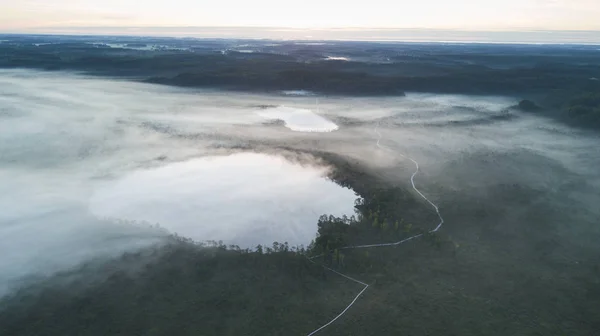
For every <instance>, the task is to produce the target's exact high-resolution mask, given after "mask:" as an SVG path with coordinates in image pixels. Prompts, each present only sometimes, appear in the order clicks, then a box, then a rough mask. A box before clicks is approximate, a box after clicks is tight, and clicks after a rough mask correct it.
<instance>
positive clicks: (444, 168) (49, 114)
mask: <svg viewBox="0 0 600 336" xmlns="http://www.w3.org/2000/svg"><path fill="white" fill-rule="evenodd" d="M318 99H319V100H318V103H317V101H316V97H315V96H313V95H289V94H284V93H282V94H276V93H274V94H271V95H267V94H263V95H259V94H244V93H234V92H220V91H211V90H194V89H180V88H173V87H168V86H156V85H149V84H142V83H134V82H127V81H118V80H110V79H100V78H95V77H87V76H83V75H79V74H71V73H64V72H35V71H26V70H10V71H7V70H0V209H2V212H0V254H1V255H2V256H3V257H2V259H0V295H3V294H6V293H8V292H9V290H10V289H11V288H13V287H14V286H16V284H17V283H18V282H19V280H20V279H23V278H24V277H28V276H33V275H44V274H51V273H52V272H56V271H57V270H62V269H67V268H69V267H72V266H74V265H76V264H78V263H80V262H82V261H85V260H89V259H90V258H93V257H112V256H117V255H119V254H121V253H123V252H124V251H135V250H137V249H140V248H142V247H146V246H150V245H153V244H160V243H161V242H163V241H164V237H165V235H166V232H168V233H177V234H179V235H181V236H184V237H189V238H192V239H195V240H206V239H214V240H223V241H224V242H225V243H227V244H239V245H241V246H254V245H256V244H257V243H270V242H272V241H273V240H277V241H286V240H287V241H289V242H290V243H294V244H307V243H308V242H309V241H310V239H311V238H312V237H314V235H315V233H316V219H317V218H318V216H319V215H321V214H323V213H332V214H335V215H343V214H347V215H352V206H353V200H354V199H355V198H356V196H355V195H354V193H353V192H352V191H351V190H348V189H344V188H342V187H339V186H337V185H335V184H333V182H331V181H329V180H327V179H326V178H325V176H326V174H327V171H328V169H330V168H329V167H326V166H324V165H323V164H322V163H321V162H320V161H319V160H317V159H315V158H312V157H311V156H310V155H308V154H307V155H304V156H301V157H296V158H294V159H293V160H288V159H290V155H292V154H290V153H289V152H283V151H282V150H280V149H279V148H281V147H287V148H295V149H298V150H301V151H304V152H307V153H310V151H313V150H320V151H330V152H334V153H338V154H341V155H344V156H347V157H350V158H353V159H355V160H359V161H360V162H362V163H363V164H364V165H365V166H366V167H368V168H369V169H372V171H373V172H375V173H376V174H378V176H380V177H381V178H383V179H386V180H387V181H389V183H390V185H401V186H408V183H409V178H410V175H411V174H412V172H413V171H414V166H413V165H412V163H411V162H409V161H407V160H406V159H404V158H403V157H402V156H401V155H400V154H404V155H409V156H410V157H412V158H414V159H415V160H417V161H418V162H419V163H420V166H421V172H420V174H419V176H418V177H417V183H418V185H419V189H420V190H422V191H423V192H424V193H425V194H427V195H428V197H429V198H431V199H432V200H433V201H434V202H436V203H437V204H439V205H440V210H441V211H442V213H444V218H445V219H446V222H447V225H446V226H445V228H444V230H445V232H446V234H449V235H452V236H453V237H461V239H464V240H469V239H474V240H475V239H476V240H477V241H485V242H486V244H491V245H492V246H495V245H494V244H496V243H498V244H499V245H498V246H502V247H498V248H507V249H513V248H514V249H520V250H519V251H522V253H530V252H531V251H532V250H529V249H528V248H527V247H526V246H524V245H523V244H525V241H524V240H523V239H522V238H523V235H524V233H523V232H527V234H531V235H534V236H535V237H536V238H535V239H540V240H543V241H553V242H554V246H555V247H556V248H560V249H561V250H558V252H560V253H559V254H560V258H563V259H564V258H566V257H565V256H568V260H569V262H574V261H573V260H576V261H577V262H579V263H583V262H584V261H585V260H586V258H591V257H590V256H591V255H596V254H593V253H597V251H596V250H595V241H596V239H597V238H599V230H598V228H597V227H596V226H597V225H596V224H597V219H598V218H600V212H599V210H598V208H597V204H600V197H599V196H598V195H600V193H599V191H600V172H599V171H598V169H597V167H598V166H599V164H600V155H598V154H597V148H598V141H599V140H600V139H599V138H598V136H596V135H593V134H590V133H586V132H583V131H578V130H574V129H571V128H568V127H566V126H562V125H560V124H557V123H555V122H553V121H550V120H546V119H544V118H542V117H538V116H535V115H529V114H523V113H521V112H517V111H515V110H510V109H509V108H510V107H511V106H513V105H515V104H516V103H517V102H518V99H517V98H515V97H486V96H477V97H470V96H459V95H433V94H422V93H409V94H407V96H406V97H388V98H381V97H378V98H347V97H346V98H344V97H318ZM275 119H281V120H282V123H278V122H273V120H275ZM375 128H378V130H379V132H380V133H381V134H382V138H381V145H382V147H383V149H378V148H377V147H376V146H375V143H376V141H377V134H376V132H375V131H374V130H375ZM240 148H245V150H244V151H242V150H241V149H240ZM284 156H285V157H286V158H288V159H284ZM482 209H483V210H482ZM556 213H559V214H560V215H556ZM148 223H149V224H157V223H158V224H159V225H160V227H161V228H162V229H161V230H159V229H156V228H152V227H149V226H148V225H147V224H148ZM432 225H433V223H432ZM481 228H486V229H489V230H491V231H485V232H483V231H481ZM521 228H522V229H523V230H524V231H521ZM163 229H164V230H163ZM165 230H166V232H165ZM473 237H476V238H473ZM558 252H557V253H558ZM557 258H558V257H557ZM561 260H562V259H561Z"/></svg>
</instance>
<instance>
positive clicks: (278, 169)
mask: <svg viewBox="0 0 600 336" xmlns="http://www.w3.org/2000/svg"><path fill="white" fill-rule="evenodd" d="M326 173H327V169H325V168H323V167H308V166H304V167H303V166H300V165H299V164H294V163H291V162H289V161H287V160H286V159H284V158H283V157H278V156H269V155H264V154H256V153H239V154H232V155H227V156H216V157H204V158H200V159H193V160H190V161H185V162H178V163H172V164H168V165H165V166H162V167H159V168H154V169H149V170H140V171H135V172H132V173H130V174H128V175H126V176H124V177H122V178H120V179H118V180H116V181H115V182H112V183H109V184H107V185H106V186H103V187H100V188H98V190H97V191H96V192H95V193H94V194H93V195H92V198H91V203H90V209H91V212H92V213H93V214H95V215H96V216H98V217H108V218H118V219H124V220H131V221H145V222H150V223H159V224H160V226H161V227H163V228H165V229H167V230H168V231H169V232H172V233H177V234H178V235H180V236H183V237H187V238H192V239H194V240H197V241H204V240H223V241H224V242H226V243H229V244H236V245H240V246H242V247H255V246H256V245H258V244H263V245H264V244H267V245H270V244H271V243H272V242H274V241H279V242H282V243H283V242H288V243H289V244H290V245H291V246H295V245H305V246H306V245H308V243H310V241H311V240H312V239H314V237H315V225H316V223H317V220H318V218H319V216H320V215H322V214H332V215H334V216H340V217H341V216H343V215H348V214H352V213H353V205H354V200H355V199H356V195H355V193H354V192H352V191H351V190H349V189H345V188H340V187H339V186H338V185H337V184H335V183H334V182H332V181H329V180H326V179H325V178H324V176H325V175H326Z"/></svg>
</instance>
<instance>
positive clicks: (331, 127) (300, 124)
mask: <svg viewBox="0 0 600 336" xmlns="http://www.w3.org/2000/svg"><path fill="white" fill-rule="evenodd" d="M258 115H260V116H261V117H263V118H265V119H271V120H282V121H283V122H284V123H285V127H287V128H289V129H291V130H292V131H297V132H332V131H335V130H337V129H338V128H339V127H338V125H336V124H335V123H333V122H332V121H330V120H328V119H326V118H324V117H322V116H320V115H318V114H316V113H314V112H313V111H311V110H307V109H300V108H291V107H285V106H279V107H275V108H269V109H265V110H264V111H260V112H258Z"/></svg>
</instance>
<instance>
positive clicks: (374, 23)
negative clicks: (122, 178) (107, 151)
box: [0, 0, 600, 32]
mask: <svg viewBox="0 0 600 336" xmlns="http://www.w3.org/2000/svg"><path fill="white" fill-rule="evenodd" d="M598 17H600V5H599V4H598V1H597V0H505V1H491V0H480V1H475V0H457V1H444V0H422V1H410V2H406V1H405V2H399V1H390V0H372V1H368V2H363V1H342V0H331V1H326V2H325V1H317V0H304V1H275V0H255V1H241V0H222V1H206V0H200V1H192V0H170V1H165V0H152V1H143V2H140V1H133V0H104V1H98V0H56V1H52V2H48V1H41V0H22V1H11V0H1V1H0V32H31V31H37V32H45V31H47V32H53V31H54V30H55V29H57V28H69V29H71V31H73V28H74V27H88V28H89V27H191V26H194V27H293V28H332V27H336V28H349V27H362V28H430V29H461V30H513V31H514V30H527V29H534V30H600V20H598ZM75 31H76V30H75Z"/></svg>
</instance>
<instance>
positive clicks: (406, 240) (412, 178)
mask: <svg viewBox="0 0 600 336" xmlns="http://www.w3.org/2000/svg"><path fill="white" fill-rule="evenodd" d="M375 133H377V143H376V145H377V148H379V149H381V150H389V149H387V148H385V147H383V146H382V145H381V143H380V142H381V139H382V135H381V133H380V132H379V123H377V126H376V127H375ZM396 154H398V155H400V156H402V157H403V158H405V159H407V160H410V161H412V163H414V165H415V168H416V170H415V172H414V173H413V174H412V176H411V177H410V183H411V184H412V188H413V189H414V190H415V192H417V194H419V196H421V198H423V199H424V200H425V201H426V202H427V203H429V204H430V205H431V206H432V207H433V209H435V212H436V214H437V215H438V217H439V219H440V222H439V224H438V225H437V226H436V227H435V229H433V230H430V231H429V233H434V232H437V231H438V230H439V229H440V228H441V227H442V225H444V218H443V217H442V215H441V213H440V210H439V208H438V206H437V205H436V204H435V203H433V202H432V201H431V200H430V199H429V198H427V196H425V195H424V194H423V193H422V192H421V191H420V190H419V189H418V188H417V187H416V185H415V176H417V174H419V170H420V168H419V162H417V161H416V160H414V159H413V158H411V157H409V156H407V155H404V154H402V153H396ZM422 236H423V233H420V234H418V235H414V236H411V237H408V238H405V239H403V240H400V241H397V242H395V243H385V244H370V245H356V246H346V247H343V248H342V249H343V250H350V249H359V248H372V247H384V246H397V245H400V244H404V243H406V242H408V241H411V240H413V239H416V238H419V237H422ZM317 257H318V256H317ZM314 258H316V257H313V258H311V259H309V261H310V262H312V263H314V264H316V263H315V262H314V261H313V260H312V259H314ZM321 266H322V267H323V268H325V269H327V270H328V271H331V272H333V273H335V274H337V275H339V276H342V277H344V278H346V279H348V280H350V281H353V282H356V283H358V284H361V285H363V286H364V288H363V289H362V290H361V291H360V292H359V293H358V294H357V295H356V296H355V297H354V300H352V302H350V304H349V305H348V306H346V308H344V310H342V311H341V312H340V313H339V314H338V315H337V316H336V317H334V318H333V319H331V321H329V322H327V323H326V324H324V325H322V326H321V327H319V328H318V329H315V330H314V331H312V332H311V333H309V334H307V336H312V335H315V334H317V333H318V332H320V331H322V330H323V329H325V328H327V327H328V326H330V325H331V324H333V323H334V322H335V321H337V320H338V319H339V318H340V317H342V316H343V315H344V314H345V313H346V312H347V311H348V310H349V309H350V307H352V306H353V305H354V303H356V301H358V298H359V297H360V296H361V295H362V294H363V293H364V292H365V291H366V290H367V289H368V288H369V285H368V284H366V283H364V282H362V281H359V280H356V279H354V278H352V277H350V276H348V275H346V274H343V273H340V272H338V271H336V270H334V269H332V268H329V267H327V266H325V265H321Z"/></svg>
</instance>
